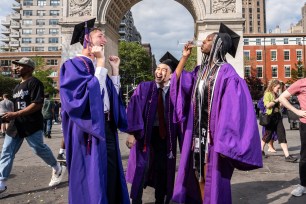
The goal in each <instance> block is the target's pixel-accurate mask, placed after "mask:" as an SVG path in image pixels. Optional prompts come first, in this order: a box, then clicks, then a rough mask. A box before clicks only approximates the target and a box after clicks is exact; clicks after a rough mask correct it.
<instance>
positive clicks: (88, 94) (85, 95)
mask: <svg viewBox="0 0 306 204" xmlns="http://www.w3.org/2000/svg"><path fill="white" fill-rule="evenodd" d="M94 21H95V19H92V20H89V21H88V22H84V23H81V24H78V25H76V26H75V30H74V33H73V36H72V40H71V44H74V43H76V42H81V44H83V46H84V48H83V50H82V54H81V55H77V56H76V57H74V58H73V59H69V60H67V61H66V62H65V63H64V64H63V65H62V67H61V72H60V97H61V102H62V109H61V110H62V124H63V134H64V139H65V145H66V160H67V167H68V171H69V203H71V204H78V203H80V204H81V203H82V204H83V203H91V204H120V203H121V204H126V203H130V200H129V196H128V191H127V186H126V181H125V177H124V173H123V168H122V163H121V155H120V151H119V145H118V134H117V128H119V129H120V130H122V131H123V130H125V129H126V127H127V123H126V112H125V107H124V105H123V102H122V100H121V97H120V94H119V85H120V78H119V64H120V59H119V58H118V57H116V56H110V57H109V63H110V65H111V68H112V69H111V77H109V76H108V75H107V73H108V70H107V69H106V68H105V56H104V45H105V44H106V42H107V41H106V38H105V36H104V33H103V32H102V31H101V30H100V29H98V28H93V29H91V28H92V27H93V26H94ZM84 28H85V29H84ZM89 29H90V30H89ZM84 30H85V32H84ZM94 64H96V66H94Z"/></svg>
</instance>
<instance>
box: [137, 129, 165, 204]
mask: <svg viewBox="0 0 306 204" xmlns="http://www.w3.org/2000/svg"><path fill="white" fill-rule="evenodd" d="M151 147H152V148H153V149H152V150H153V152H154V156H153V158H149V160H151V162H152V167H153V168H154V169H152V170H153V171H154V181H153V182H154V186H155V203H156V204H168V203H169V202H170V199H171V198H166V201H165V197H166V195H167V140H166V139H161V138H160V136H159V128H158V127H153V132H152V138H151ZM148 173H149V172H148V170H146V171H145V175H144V176H143V178H142V182H141V185H140V187H139V188H140V189H139V191H138V195H137V198H136V199H133V200H132V204H141V203H142V195H143V187H144V183H145V179H146V176H148V175H147V174H148Z"/></svg>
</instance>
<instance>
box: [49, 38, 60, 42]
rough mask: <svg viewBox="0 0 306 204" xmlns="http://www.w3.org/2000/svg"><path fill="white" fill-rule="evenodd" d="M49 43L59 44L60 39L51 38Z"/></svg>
mask: <svg viewBox="0 0 306 204" xmlns="http://www.w3.org/2000/svg"><path fill="white" fill-rule="evenodd" d="M49 43H58V38H49Z"/></svg>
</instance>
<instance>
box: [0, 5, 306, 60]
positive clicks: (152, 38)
mask: <svg viewBox="0 0 306 204" xmlns="http://www.w3.org/2000/svg"><path fill="white" fill-rule="evenodd" d="M13 2H14V0H0V19H2V20H3V19H4V17H5V16H6V15H7V14H9V13H10V12H11V11H12V10H11V6H12V3H13ZM305 2H306V1H303V0H266V21H267V31H269V30H270V29H272V30H273V29H274V28H275V27H276V25H279V26H280V28H281V30H282V32H285V31H286V30H287V29H289V27H290V24H291V23H293V24H296V23H297V22H298V21H299V20H300V19H301V8H302V6H303V5H304V3H305ZM131 10H132V13H133V17H134V23H135V26H136V28H137V30H138V31H139V32H140V34H141V36H142V42H143V43H150V44H151V48H152V52H153V54H154V55H155V58H156V60H157V61H159V59H160V58H161V57H162V55H163V54H164V53H165V52H166V51H169V52H171V53H172V54H173V55H174V56H175V57H177V58H180V55H181V50H182V45H178V41H180V42H185V41H187V40H189V39H192V38H193V35H194V33H193V31H194V22H193V18H192V16H191V15H190V13H189V12H188V11H187V9H185V8H184V7H183V6H182V5H181V4H179V3H177V2H176V1H174V0H143V1H140V2H139V3H137V4H136V5H134V6H133V7H132V9H131Z"/></svg>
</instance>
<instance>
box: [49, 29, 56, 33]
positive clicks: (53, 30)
mask: <svg viewBox="0 0 306 204" xmlns="http://www.w3.org/2000/svg"><path fill="white" fill-rule="evenodd" d="M49 34H58V28H50V29H49Z"/></svg>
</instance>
